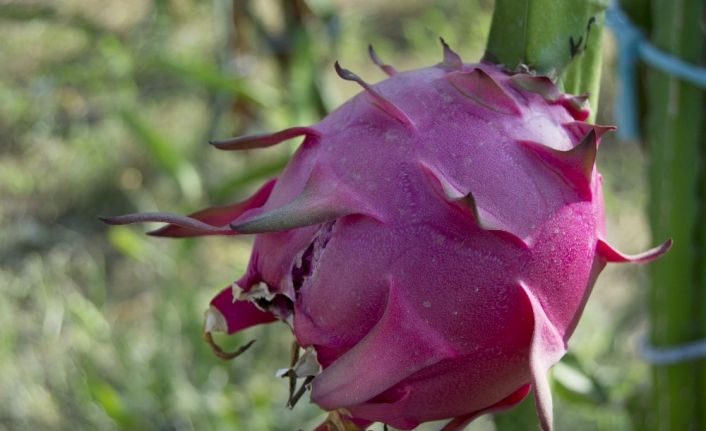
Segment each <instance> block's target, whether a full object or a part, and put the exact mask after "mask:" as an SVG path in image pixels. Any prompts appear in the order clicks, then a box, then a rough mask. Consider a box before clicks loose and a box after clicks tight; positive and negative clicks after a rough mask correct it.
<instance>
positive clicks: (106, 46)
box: [0, 0, 647, 431]
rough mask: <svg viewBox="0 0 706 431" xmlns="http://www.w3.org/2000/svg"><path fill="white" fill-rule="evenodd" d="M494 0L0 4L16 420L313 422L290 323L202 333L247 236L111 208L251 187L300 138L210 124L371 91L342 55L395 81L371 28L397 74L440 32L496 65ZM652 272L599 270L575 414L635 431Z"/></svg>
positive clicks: (3, 395) (202, 200) (632, 190)
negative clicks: (294, 394)
mask: <svg viewBox="0 0 706 431" xmlns="http://www.w3.org/2000/svg"><path fill="white" fill-rule="evenodd" d="M457 3H458V4H457ZM491 11H492V2H490V1H488V0H473V1H464V2H455V1H451V0H444V1H422V0H415V1H409V2H404V3H399V4H398V3H395V2H384V3H382V2H374V1H372V0H368V1H361V2H355V3H354V2H349V1H344V0H338V1H334V0H309V1H290V0H282V1H276V0H268V1H265V0H260V1H257V2H256V1H250V2H247V1H230V0H212V1H196V0H122V1H118V0H90V1H80V0H62V1H50V0H45V1H43V0H17V1H7V0H6V1H0V40H2V41H3V42H2V43H0V58H2V62H0V136H1V137H2V138H1V141H0V327H1V328H2V329H1V330H0V430H25V429H26V430H67V429H71V430H113V429H114V430H118V429H120V430H249V431H259V430H282V431H285V430H286V431H290V430H295V429H299V428H302V429H311V428H313V426H314V425H315V424H316V423H317V421H319V420H320V419H321V412H320V411H319V410H318V409H317V408H316V407H315V406H313V405H311V404H309V403H306V402H302V403H300V404H299V405H298V406H297V407H296V408H295V409H294V410H293V411H289V410H287V409H286V408H285V407H284V406H285V403H286V397H287V388H286V383H285V382H284V381H281V380H278V379H277V378H276V377H274V371H275V370H276V369H278V368H282V367H286V366H287V364H288V361H289V358H288V355H289V344H290V341H291V336H290V334H289V333H288V330H287V328H286V327H285V326H284V325H277V324H275V325H269V326H267V327H262V328H255V329H252V330H249V331H248V332H247V333H246V334H245V335H238V336H235V337H231V339H228V338H227V337H220V338H219V340H218V341H219V342H220V343H222V344H223V345H224V346H227V347H234V346H236V345H238V344H240V343H243V342H245V341H247V340H249V339H251V338H256V339H258V342H257V343H256V344H255V345H254V346H253V348H252V349H251V350H250V351H248V352H247V353H246V354H245V355H243V356H241V357H240V358H238V359H237V360H235V361H233V362H222V361H220V360H218V359H217V358H215V357H214V356H213V355H212V354H211V352H210V350H209V348H208V346H206V345H205V344H204V343H203V341H202V337H201V335H202V334H201V325H202V322H201V320H202V316H203V311H204V310H205V308H206V307H207V304H208V301H209V300H210V297H211V296H212V295H213V294H215V293H216V292H217V291H219V290H220V288H221V287H223V286H225V285H227V284H229V283H230V282H232V280H233V279H235V278H237V277H239V276H240V274H242V272H243V270H244V268H245V264H246V263H247V259H248V253H249V246H250V243H249V242H248V239H247V238H245V239H243V238H226V239H222V238H207V239H201V240H184V241H167V240H161V239H155V238H149V237H145V236H143V235H142V233H141V232H142V231H141V229H140V228H134V227H133V228H126V227H115V228H107V227H106V226H104V225H102V224H101V223H100V222H99V221H98V220H97V217H98V216H100V215H112V214H119V213H125V212H133V211H152V210H156V209H160V210H167V211H174V212H190V211H193V210H195V209H198V208H201V207H204V206H208V205H210V204H219V203H223V202H227V201H232V200H237V199H241V198H243V197H245V196H246V195H247V194H248V192H250V191H252V190H253V189H254V188H256V187H257V186H258V185H259V184H261V183H262V182H264V181H265V179H266V178H268V177H270V176H272V175H276V173H277V172H278V171H279V169H281V168H282V166H283V165H284V163H285V162H286V160H287V158H288V156H289V154H290V152H291V148H292V147H290V148H287V147H286V146H281V147H278V148H273V149H267V150H263V151H260V152H257V153H255V152H248V153H242V154H232V153H230V154H224V153H219V152H217V151H216V150H212V149H210V148H209V146H208V144H207V143H206V142H207V141H208V139H210V138H219V137H225V136H229V135H233V134H237V133H243V132H257V131H263V130H273V129H277V128H281V127H288V126H292V125H296V124H305V123H307V122H313V121H316V120H317V119H318V118H320V117H321V116H322V115H324V114H325V113H326V112H327V111H329V110H331V109H333V108H334V107H335V106H337V105H338V104H340V103H341V102H342V101H343V100H345V98H347V97H349V96H351V95H352V94H354V93H355V92H357V91H358V88H357V87H356V86H354V85H352V84H350V83H345V82H340V81H339V80H337V78H336V77H335V74H334V73H333V72H332V67H331V65H332V63H333V60H334V59H340V60H341V61H342V63H343V64H344V65H345V66H346V67H349V68H351V69H353V70H354V71H356V72H357V73H359V74H360V75H361V76H363V77H365V78H366V79H368V80H370V81H377V80H380V79H382V78H383V75H382V73H381V72H380V71H379V70H378V69H377V68H375V67H374V66H373V65H372V64H371V63H370V62H369V61H368V59H367V57H366V56H367V54H366V49H367V44H368V43H369V42H372V43H374V44H375V46H376V48H377V50H378V52H379V53H380V54H381V56H382V57H383V58H384V59H385V60H386V61H387V62H389V63H392V64H394V65H395V66H396V67H398V68H399V69H406V68H415V67H421V66H425V65H429V64H433V63H435V62H437V61H439V60H440V58H441V53H440V49H439V46H438V42H437V37H438V36H443V37H444V38H445V39H446V40H447V41H448V42H449V43H450V44H451V45H452V46H454V47H455V49H456V50H457V51H458V52H459V53H460V54H461V55H462V56H463V57H464V58H465V59H466V60H467V61H474V60H476V59H479V58H480V57H481V55H482V49H483V46H484V42H485V37H486V34H487V32H488V27H489V23H490V13H491ZM608 87H610V86H609V85H608ZM609 98H610V95H608V97H607V98H604V99H603V100H606V99H609ZM606 147H609V148H613V149H612V150H611V149H608V150H607V152H604V154H607V155H602V160H601V162H602V163H603V170H604V171H608V173H607V174H606V178H607V180H606V184H607V187H606V188H607V200H608V212H609V215H612V216H613V217H612V218H611V222H610V224H611V227H613V228H614V229H615V230H617V231H619V233H620V235H619V236H617V237H613V238H615V239H617V241H616V242H618V243H619V244H620V243H621V242H622V243H624V244H627V247H625V248H627V249H629V250H637V249H638V248H639V246H641V245H644V243H646V242H647V241H646V238H645V233H644V220H643V219H642V216H641V213H640V206H641V205H642V204H643V199H644V195H643V194H642V192H640V190H643V187H642V182H641V178H640V175H641V171H640V170H639V169H635V168H634V166H637V167H638V168H639V166H641V164H640V163H638V164H637V165H635V164H634V163H635V161H636V160H637V161H638V162H639V161H640V160H641V159H640V155H639V153H636V150H635V149H634V148H633V149H630V148H627V149H626V148H622V149H619V148H616V147H614V146H611V145H610V144H609V143H605V144H604V147H603V148H606ZM627 164H631V167H630V169H624V168H625V165H627ZM611 173H615V176H614V177H613V178H616V179H615V180H612V179H611ZM626 184H627V186H626ZM639 274H640V273H638V272H637V270H635V269H634V268H626V269H623V268H621V269H620V270H613V271H612V272H609V273H608V274H606V275H604V278H603V279H602V280H603V281H601V282H600V283H599V285H598V286H597V288H596V289H597V290H598V291H599V292H598V298H594V299H593V300H592V302H591V304H589V309H588V312H587V316H586V318H585V319H584V323H582V324H581V326H580V327H579V330H578V332H577V335H576V338H575V340H574V345H575V346H577V348H576V349H575V350H574V352H573V355H572V358H573V359H572V360H569V361H566V363H565V364H564V365H563V367H564V370H563V371H560V370H559V369H558V370H557V371H556V372H555V375H556V377H557V378H556V386H557V391H556V392H557V394H558V395H557V398H558V400H557V401H556V402H555V410H556V416H557V421H558V423H559V427H560V429H575V430H579V429H586V430H618V429H631V417H632V416H638V417H639V416H640V411H639V408H640V405H641V404H640V402H639V394H640V391H641V389H642V385H643V383H642V382H643V380H644V378H645V375H646V368H645V367H644V366H642V365H639V364H638V365H637V366H635V367H632V366H629V365H627V363H628V362H635V361H636V359H635V354H634V351H632V346H633V344H631V343H629V342H628V341H629V340H630V337H632V336H633V334H634V332H635V328H637V327H639V324H640V322H641V321H640V318H639V316H640V312H641V309H640V307H639V306H637V305H636V304H638V303H639V302H638V301H636V299H635V298H636V295H637V298H640V297H641V295H642V294H641V293H636V292H637V290H636V287H635V285H636V283H637V281H636V280H638V279H636V276H637V275H639ZM592 304H596V305H592ZM606 304H607V306H606ZM616 310H618V311H617V312H616ZM626 316H627V317H626ZM587 325H589V326H587ZM594 328H599V329H594ZM562 374H563V375H562ZM636 399H637V400H638V401H635V400H636ZM633 405H636V406H637V407H636V408H635V409H633V410H630V409H629V408H628V407H631V406H633ZM631 408H632V407H631ZM631 412H632V413H631ZM493 427H494V425H493V422H492V420H491V419H489V418H484V419H481V420H480V421H478V422H477V423H475V424H474V425H473V426H472V428H473V429H478V430H480V429H493ZM435 428H438V426H430V427H426V428H424V429H435Z"/></svg>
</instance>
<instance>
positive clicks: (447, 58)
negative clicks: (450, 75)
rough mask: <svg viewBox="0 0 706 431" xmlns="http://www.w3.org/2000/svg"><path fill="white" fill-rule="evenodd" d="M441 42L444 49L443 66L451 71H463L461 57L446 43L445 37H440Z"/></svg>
mask: <svg viewBox="0 0 706 431" xmlns="http://www.w3.org/2000/svg"><path fill="white" fill-rule="evenodd" d="M439 40H440V41H441V46H442V47H443V48H444V60H443V61H442V62H441V65H442V66H444V67H447V68H449V69H455V70H459V69H461V68H462V67H463V60H461V56H459V55H458V54H456V53H455V52H454V51H453V50H452V49H451V47H449V44H447V43H446V41H445V40H444V38H443V37H440V38H439Z"/></svg>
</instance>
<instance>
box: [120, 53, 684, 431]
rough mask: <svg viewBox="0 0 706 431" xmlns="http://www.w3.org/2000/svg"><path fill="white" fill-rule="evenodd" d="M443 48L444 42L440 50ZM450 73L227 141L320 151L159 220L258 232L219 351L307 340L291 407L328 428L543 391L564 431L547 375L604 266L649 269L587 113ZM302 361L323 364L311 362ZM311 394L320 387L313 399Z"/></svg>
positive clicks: (230, 145)
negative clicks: (307, 407) (604, 184)
mask: <svg viewBox="0 0 706 431" xmlns="http://www.w3.org/2000/svg"><path fill="white" fill-rule="evenodd" d="M442 43H443V40H442ZM443 48H444V56H443V61H442V62H441V63H439V64H437V65H435V66H432V67H429V68H424V69H420V70H413V71H409V72H400V73H398V72H397V71H396V70H395V69H394V68H393V67H391V66H389V65H387V64H384V63H383V62H382V61H381V60H380V59H379V57H378V56H377V55H376V54H375V52H374V51H373V50H372V48H371V49H370V54H371V57H372V59H373V61H374V63H376V64H377V65H378V66H379V67H380V68H381V69H382V70H383V71H384V72H385V73H386V74H387V75H388V76H389V78H388V79H386V80H384V81H382V82H380V83H378V84H375V85H369V84H367V83H366V82H364V81H363V80H362V79H361V78H360V77H358V76H357V75H355V74H354V73H352V72H350V71H348V70H346V69H343V68H342V67H340V66H339V65H338V63H336V71H337V73H338V75H339V76H340V77H341V78H343V79H345V80H349V81H353V82H355V83H357V84H358V85H360V86H361V87H362V89H363V91H362V92H361V93H360V94H358V95H357V96H355V97H353V98H352V99H351V100H349V101H348V102H346V103H345V104H344V105H342V106H341V107H340V108H338V109H337V110H336V111H334V112H332V113H331V114H330V115H328V116H327V117H326V118H324V119H323V120H322V121H321V122H320V123H319V124H316V125H314V126H310V127H294V128H290V129H287V130H284V131H281V132H278V133H274V134H260V135H253V136H246V137H239V138H233V139H229V140H224V141H218V142H212V144H213V145H214V146H215V147H217V148H220V149H223V150H248V149H255V148H263V147H269V146H272V145H276V144H278V143H280V142H283V141H286V140H288V139H290V138H294V137H303V138H304V140H303V143H302V144H301V146H300V147H299V149H298V151H297V152H296V154H294V156H293V158H292V160H291V162H290V163H289V164H288V166H287V167H286V168H285V170H284V172H283V173H282V174H281V176H280V177H279V178H277V179H273V180H271V181H269V182H268V183H266V184H265V185H264V186H262V188H260V190H258V191H257V192H256V193H255V194H254V195H253V196H252V197H251V198H250V199H248V200H246V201H244V202H241V203H236V204H233V205H229V206H224V207H214V208H209V209H206V210H203V211H200V212H197V213H194V214H191V215H189V216H186V217H184V216H177V215H173V214H165V213H147V214H132V215H127V216H119V217H114V218H110V219H106V221H107V222H108V223H111V224H125V223H134V222H145V221H157V222H164V223H167V225H166V226H164V227H162V228H160V229H158V230H156V231H153V232H150V234H152V235H156V236H163V237H192V236H201V235H238V234H256V237H255V243H254V249H253V252H252V256H251V259H250V263H249V267H248V269H247V272H246V273H245V275H243V276H242V278H240V279H239V280H238V281H236V282H235V283H234V284H233V285H232V286H229V287H227V288H226V289H224V290H223V291H221V292H220V293H219V294H218V295H217V296H216V297H215V298H214V299H213V301H212V303H211V306H210V308H209V309H208V311H207V313H206V323H205V331H206V338H207V340H209V341H210V342H211V343H212V345H213V346H214V349H215V351H216V352H217V353H218V354H219V356H221V357H224V358H230V357H234V356H236V355H237V354H239V353H241V351H242V350H244V348H246V347H247V346H244V348H242V349H240V351H239V352H235V353H233V354H229V353H227V352H224V351H222V350H221V349H220V348H218V347H217V346H216V345H215V343H213V340H212V338H211V333H212V332H214V331H225V332H227V333H229V334H233V333H235V332H238V331H241V330H243V329H246V328H248V327H250V326H253V325H257V324H262V323H268V322H273V321H276V320H280V321H283V322H286V323H287V324H288V325H289V327H290V328H291V330H292V332H293V333H294V336H295V338H296V344H297V348H296V349H295V351H294V352H295V355H294V357H293V360H292V363H291V368H288V369H284V370H282V371H281V372H280V375H281V376H287V377H289V378H290V379H291V381H290V395H291V397H290V405H293V404H294V403H296V401H297V400H298V399H299V398H300V397H301V396H302V395H303V393H304V392H305V391H306V390H307V389H309V388H310V389H311V399H312V401H313V402H315V403H316V404H318V405H319V406H321V407H322V408H323V409H325V410H328V411H331V412H332V413H331V415H330V416H329V420H327V422H326V423H325V424H323V425H322V426H321V427H319V429H320V430H328V429H331V430H333V429H336V430H339V429H345V430H349V429H362V428H364V427H366V426H367V425H369V424H371V423H373V422H382V423H385V424H389V425H391V426H394V427H397V428H399V429H403V430H409V429H413V428H415V427H416V426H417V425H419V424H420V423H423V422H427V421H433V420H439V419H449V420H450V422H448V424H447V425H446V426H445V427H444V430H445V431H452V430H461V429H463V428H464V427H465V426H466V424H468V423H469V422H470V421H471V420H473V419H474V418H476V417H477V416H479V415H480V414H483V413H486V412H491V411H497V410H501V409H506V408H509V407H511V406H513V405H515V404H517V403H519V402H520V401H521V400H522V399H523V398H524V397H525V396H526V395H527V394H528V392H529V391H530V388H533V390H534V391H535V395H536V397H535V399H536V407H537V412H538V416H539V420H540V424H541V426H542V428H543V429H544V430H551V429H552V400H551V394H550V389H549V385H548V382H547V378H546V374H547V371H548V369H549V368H550V367H551V366H552V365H553V364H555V363H556V362H557V361H559V359H560V358H561V357H562V355H563V354H564V353H565V352H566V349H567V347H566V346H567V345H566V343H567V340H568V339H569V337H570V336H571V334H572V332H573V330H574V328H575V327H576V324H577V321H578V318H579V316H580V314H581V312H582V310H583V308H584V305H585V303H586V300H587V297H588V295H589V293H590V291H591V288H592V286H593V284H594V282H595V280H596V277H597V276H598V274H599V273H600V271H601V270H602V269H603V267H604V266H605V265H606V263H607V262H636V263H644V262H648V261H650V260H652V259H654V258H656V257H658V256H660V255H661V254H663V253H665V252H666V251H667V250H668V249H669V247H670V245H671V241H667V242H665V243H664V244H662V245H661V246H659V247H656V248H654V249H652V250H649V251H647V252H645V253H642V254H640V255H634V256H630V255H625V254H623V253H620V252H619V251H617V250H615V249H614V248H613V247H611V246H610V245H609V244H608V243H607V242H606V239H605V238H606V233H605V227H604V211H603V200H602V191H601V175H600V174H599V173H598V172H597V170H596V168H595V158H596V151H597V148H598V146H599V143H600V137H601V135H602V134H603V133H604V132H606V131H608V130H610V129H611V127H606V126H599V125H592V124H588V123H586V122H585V120H586V119H587V118H588V116H589V111H588V108H587V107H586V97H576V96H571V95H567V94H563V93H561V92H560V91H559V90H558V88H557V87H556V86H555V85H554V83H553V82H552V80H551V79H550V78H548V77H545V76H536V75H533V74H531V73H529V72H528V71H526V70H524V71H520V72H514V73H513V72H509V71H506V70H503V69H502V68H500V67H498V66H496V65H493V64H485V63H483V64H464V63H463V62H462V60H461V58H460V57H459V56H458V55H457V54H456V53H454V52H453V51H452V50H451V49H450V48H449V47H448V46H447V45H446V44H445V43H443ZM300 347H301V348H302V349H306V350H305V351H304V354H302V355H299V350H300ZM296 379H303V382H302V384H301V385H300V387H299V389H297V381H296Z"/></svg>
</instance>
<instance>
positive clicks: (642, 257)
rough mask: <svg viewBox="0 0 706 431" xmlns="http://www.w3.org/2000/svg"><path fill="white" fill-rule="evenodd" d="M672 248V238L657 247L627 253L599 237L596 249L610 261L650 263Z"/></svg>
mask: <svg viewBox="0 0 706 431" xmlns="http://www.w3.org/2000/svg"><path fill="white" fill-rule="evenodd" d="M670 248H672V239H671V238H670V239H668V240H666V241H665V242H663V243H662V244H660V245H658V246H657V247H654V248H651V249H649V250H647V251H645V252H642V253H639V254H625V253H621V252H620V251H618V250H616V249H615V248H614V247H613V246H611V245H610V244H608V242H606V241H605V240H603V239H600V238H599V239H598V243H597V244H596V251H597V252H598V254H599V255H601V256H603V257H604V258H605V259H606V260H607V261H608V262H615V263H626V262H630V263H649V262H652V261H653V260H655V259H657V258H658V257H660V256H662V255H663V254H665V253H666V252H668V251H669V249H670Z"/></svg>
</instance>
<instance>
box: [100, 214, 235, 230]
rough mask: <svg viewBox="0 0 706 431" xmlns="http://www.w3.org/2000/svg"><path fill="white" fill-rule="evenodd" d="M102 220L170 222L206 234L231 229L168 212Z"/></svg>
mask: <svg viewBox="0 0 706 431" xmlns="http://www.w3.org/2000/svg"><path fill="white" fill-rule="evenodd" d="M100 220H101V221H102V222H103V223H106V224H110V225H124V224H133V223H148V222H157V223H168V224H170V225H175V226H179V227H183V228H186V229H189V230H193V231H199V232H202V234H204V235H206V234H208V235H219V234H220V235H223V234H229V233H230V231H231V229H230V227H228V226H211V225H210V224H208V223H204V222H202V221H200V220H196V219H193V218H190V217H186V216H182V215H179V214H172V213H166V212H150V213H136V214H126V215H121V216H115V217H100Z"/></svg>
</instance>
